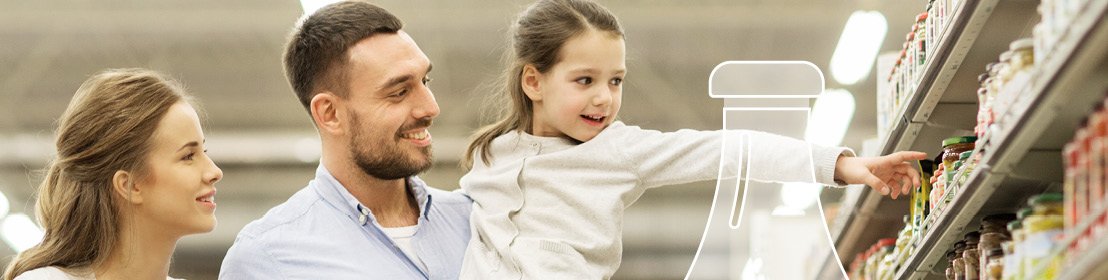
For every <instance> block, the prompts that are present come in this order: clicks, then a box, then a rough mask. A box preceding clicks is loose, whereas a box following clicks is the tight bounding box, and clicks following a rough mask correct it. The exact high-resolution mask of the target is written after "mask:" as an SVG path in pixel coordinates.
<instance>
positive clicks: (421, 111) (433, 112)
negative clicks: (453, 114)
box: [412, 86, 439, 119]
mask: <svg viewBox="0 0 1108 280" xmlns="http://www.w3.org/2000/svg"><path fill="white" fill-rule="evenodd" d="M418 95H419V97H418V100H417V101H416V102H417V104H416V105H415V108H414V110H412V117H414V118H416V119H423V118H434V117H437V116H438V115H439V103H438V102H436V101H435V94H434V93H432V92H431V89H430V88H428V87H427V86H423V87H422V90H420V93H419V94H418Z"/></svg>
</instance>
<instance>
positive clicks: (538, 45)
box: [462, 0, 623, 168]
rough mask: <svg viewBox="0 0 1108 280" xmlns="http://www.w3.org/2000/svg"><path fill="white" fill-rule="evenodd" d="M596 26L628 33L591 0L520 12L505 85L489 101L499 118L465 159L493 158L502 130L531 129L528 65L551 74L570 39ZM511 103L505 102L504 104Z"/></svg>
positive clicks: (548, 0)
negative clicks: (526, 87)
mask: <svg viewBox="0 0 1108 280" xmlns="http://www.w3.org/2000/svg"><path fill="white" fill-rule="evenodd" d="M590 29H593V30H599V31H607V32H611V33H612V34H615V35H617V36H620V37H621V38H622V37H623V27H621V26H620V25H619V20H617V19H616V17H615V15H613V14H612V13H611V12H610V11H608V9H607V8H604V6H601V5H600V4H597V3H594V2H591V1H587V0H540V1H538V2H535V3H534V4H532V5H531V6H530V7H528V8H527V9H526V10H524V11H523V13H522V14H520V16H519V18H518V19H517V20H516V22H515V23H514V24H513V25H512V29H511V30H512V32H511V37H509V45H511V50H510V51H509V52H508V53H507V55H506V57H507V59H506V60H507V62H508V63H507V64H508V65H507V67H506V68H505V69H506V70H505V71H504V73H502V77H501V81H503V84H501V85H500V87H501V88H502V89H503V90H502V91H501V92H499V93H498V94H496V95H494V96H493V98H491V100H490V101H489V103H490V104H491V106H490V107H491V109H493V110H494V111H493V112H492V114H493V115H494V116H496V117H494V119H496V121H494V122H493V123H492V124H489V125H486V126H484V127H482V128H480V129H478V131H477V133H476V134H474V137H473V138H472V139H471V141H470V143H469V147H468V148H467V149H466V154H465V159H464V161H463V162H462V164H463V166H464V167H466V168H472V167H473V161H474V159H475V156H477V155H476V153H477V152H478V151H479V152H480V153H481V155H480V157H481V160H482V161H483V162H484V163H485V164H488V163H489V158H491V154H490V153H489V145H490V144H492V140H493V139H495V138H496V137H498V136H500V135H504V134H506V133H508V132H511V131H515V130H524V131H528V132H530V130H531V126H532V122H533V113H534V110H533V108H532V103H531V99H530V98H528V97H527V94H525V93H524V92H523V84H522V81H521V79H522V74H523V68H524V67H525V66H527V65H532V66H534V67H535V69H537V70H538V71H539V72H541V73H546V72H547V71H549V70H550V69H551V68H552V67H554V64H556V63H558V62H559V61H561V57H559V53H560V51H561V49H562V46H563V45H565V43H566V41H569V40H570V39H572V38H573V37H574V36H577V35H579V34H582V33H585V32H586V31H588V30H590ZM505 103H507V104H511V106H510V107H505V106H503V105H502V104H505Z"/></svg>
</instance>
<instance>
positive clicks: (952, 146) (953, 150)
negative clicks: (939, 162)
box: [943, 136, 977, 186]
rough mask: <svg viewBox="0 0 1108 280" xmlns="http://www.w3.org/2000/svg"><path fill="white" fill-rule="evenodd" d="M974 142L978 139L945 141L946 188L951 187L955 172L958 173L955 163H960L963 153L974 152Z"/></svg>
mask: <svg viewBox="0 0 1108 280" xmlns="http://www.w3.org/2000/svg"><path fill="white" fill-rule="evenodd" d="M974 141H977V137H974V136H963V137H951V138H947V139H946V140H943V168H944V169H945V171H944V172H943V173H944V175H945V176H944V181H945V182H946V186H950V182H951V179H953V178H954V172H955V171H957V170H955V168H954V162H956V161H958V158H959V157H961V155H962V153H963V152H965V151H970V150H973V147H974V144H973V142H974Z"/></svg>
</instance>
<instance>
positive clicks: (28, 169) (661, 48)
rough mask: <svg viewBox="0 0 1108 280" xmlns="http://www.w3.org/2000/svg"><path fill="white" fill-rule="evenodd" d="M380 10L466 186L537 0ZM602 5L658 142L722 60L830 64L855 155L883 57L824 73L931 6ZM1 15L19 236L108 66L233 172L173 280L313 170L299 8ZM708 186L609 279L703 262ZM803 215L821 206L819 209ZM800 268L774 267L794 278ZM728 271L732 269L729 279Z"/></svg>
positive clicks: (715, 0) (648, 228)
mask: <svg viewBox="0 0 1108 280" xmlns="http://www.w3.org/2000/svg"><path fill="white" fill-rule="evenodd" d="M371 2H374V3H375V4H378V5H380V6H382V7H384V8H386V9H388V10H389V11H391V12H393V13H394V14H396V15H397V16H398V17H399V18H400V19H402V20H403V21H404V23H405V26H404V29H405V30H406V31H407V32H408V33H409V34H411V36H412V37H413V38H414V39H415V40H416V42H417V44H419V46H420V47H421V48H422V50H423V51H424V52H425V53H426V54H427V55H428V56H429V57H430V59H431V61H432V62H433V63H434V64H435V71H434V72H433V73H432V75H431V76H432V77H433V78H434V81H433V82H432V84H431V88H432V90H433V91H434V93H435V97H436V98H437V100H438V102H439V105H440V107H441V109H442V112H441V115H440V116H439V117H438V119H436V120H435V125H434V126H433V127H432V128H431V133H432V134H433V135H434V141H435V142H434V154H435V165H434V167H433V168H432V169H431V170H430V171H428V172H426V173H425V174H423V175H422V177H423V178H424V180H426V181H427V182H429V183H430V184H431V185H432V186H435V187H438V188H442V189H456V188H457V179H458V178H460V177H461V176H462V174H464V170H463V169H461V168H459V164H458V160H459V158H460V157H461V155H462V153H463V152H464V148H465V144H466V139H467V137H468V136H469V135H470V133H471V132H472V131H473V130H474V129H476V128H477V127H478V126H480V125H481V124H482V122H481V121H482V117H481V116H482V111H481V110H480V109H479V108H481V107H482V103H483V102H482V101H483V98H484V97H485V96H487V95H488V94H489V86H488V85H489V84H490V83H492V82H494V81H495V78H496V76H497V74H498V73H499V71H500V70H501V68H502V67H501V57H502V54H503V52H504V48H505V42H506V36H507V29H508V26H509V23H510V22H511V20H512V19H513V18H514V17H515V16H516V14H517V13H519V12H520V11H522V10H523V8H524V7H526V6H527V5H528V4H529V3H530V1H475V0H466V1H371ZM602 4H604V5H605V6H607V7H608V8H609V9H610V10H612V11H613V12H614V13H615V14H616V15H617V16H618V17H619V18H620V20H621V22H622V24H623V26H624V28H625V30H626V36H627V66H628V69H629V73H628V76H627V79H626V83H625V89H624V99H623V108H622V112H621V114H620V116H621V118H622V120H623V121H625V122H627V123H629V124H633V125H639V126H642V127H645V128H649V129H657V130H663V131H671V130H676V129H681V128H691V129H700V130H709V129H719V128H721V127H722V117H721V111H722V108H723V106H724V102H723V101H722V100H719V99H713V98H710V97H709V96H708V94H707V80H708V74H709V72H710V71H711V70H712V68H713V67H714V66H715V65H717V64H718V63H720V62H723V61H727V60H806V61H811V62H812V63H814V64H815V65H817V66H818V67H819V68H821V69H823V71H824V73H825V75H827V82H826V86H827V87H828V88H836V89H844V90H845V91H846V92H847V94H848V95H850V96H852V97H853V107H854V108H855V109H854V111H853V114H852V116H851V118H848V119H847V120H849V126H848V129H846V130H845V131H846V133H845V137H842V140H841V145H844V146H847V147H851V148H854V149H856V150H861V149H862V146H863V142H864V141H865V140H866V139H869V138H873V137H875V135H876V119H875V118H876V117H875V107H876V104H875V98H874V92H875V87H876V85H875V79H874V76H875V75H873V74H872V72H868V71H869V70H868V68H869V66H871V65H873V59H872V58H869V59H868V60H867V59H856V60H848V63H847V64H854V65H860V66H862V67H864V68H866V69H867V70H866V71H867V72H865V73H863V74H861V75H858V76H859V77H861V78H860V79H849V78H847V79H845V80H844V79H839V78H838V77H836V78H832V73H831V70H830V69H831V68H832V66H831V65H830V62H831V61H832V54H833V53H835V52H836V47H837V46H839V41H840V37H842V36H843V30H844V26H846V23H847V19H848V18H849V17H850V16H851V15H852V13H854V12H855V11H859V10H865V11H876V12H879V13H881V14H882V15H883V18H884V19H887V30H888V31H889V32H888V33H889V34H903V32H906V31H908V30H907V29H908V28H909V27H911V25H912V23H913V22H914V19H915V18H914V17H915V14H916V13H918V12H919V11H921V10H923V6H924V5H925V4H926V1H924V0H911V1H879V0H850V1H814V0H692V1H641V0H631V1H602ZM0 5H3V8H0V65H2V67H0V192H2V193H3V195H4V196H6V200H7V201H8V203H9V205H10V209H11V210H10V213H11V214H9V215H8V217H7V218H6V219H5V222H4V224H3V225H2V226H0V228H2V229H3V230H2V233H3V234H4V235H8V234H14V235H18V234H20V232H23V231H26V230H25V229H24V230H22V231H21V229H23V228H21V227H20V225H24V226H25V224H26V223H25V221H26V219H25V218H26V216H20V215H21V213H22V214H26V215H30V216H31V217H32V219H33V214H32V213H33V196H34V193H35V189H36V187H37V185H38V183H39V182H40V181H41V177H42V176H41V173H40V170H41V169H42V168H43V166H44V164H45V163H46V162H47V161H48V160H49V159H50V158H51V156H52V154H53V149H54V148H53V130H54V122H55V120H56V119H57V118H58V117H59V116H60V115H61V113H62V111H63V110H64V108H65V107H66V105H67V103H68V101H69V99H70V98H71V97H72V94H73V92H74V91H75V90H76V89H77V87H78V86H79V85H80V84H81V82H82V81H84V80H85V79H86V78H87V77H89V76H91V75H92V74H94V73H96V72H98V71H101V70H103V69H107V68H120V67H145V68H150V69H155V70H158V71H162V72H164V73H167V74H169V75H171V76H173V77H175V78H177V79H178V80H179V81H181V82H182V83H184V84H185V85H186V86H187V88H188V90H189V91H190V92H191V93H193V94H195V95H196V96H197V97H198V99H199V101H200V102H199V103H200V106H201V107H202V110H203V111H205V113H204V115H205V116H206V117H205V120H204V125H205V127H204V129H205V130H206V131H207V137H208V145H209V151H210V155H211V156H212V157H213V158H214V159H215V161H216V163H217V164H219V166H220V167H221V168H222V169H223V171H224V174H225V176H224V179H223V181H221V182H220V183H219V184H218V185H217V187H219V197H218V202H219V209H218V210H217V214H216V215H217V218H218V220H219V226H218V227H217V228H216V229H215V231H214V232H212V233H210V234H202V235H196V236H189V237H186V238H185V239H183V240H182V241H181V242H180V244H179V246H178V247H177V250H176V254H175V257H174V259H173V271H172V273H171V275H173V276H175V277H181V278H189V279H215V277H216V275H217V273H218V269H219V265H220V263H221V260H222V258H223V255H224V253H225V252H226V250H227V248H229V247H230V246H231V243H232V242H233V240H234V237H235V235H236V234H237V232H238V231H239V230H240V229H241V228H242V227H243V226H244V225H245V224H246V223H248V222H250V221H251V220H254V219H256V218H259V217H261V216H262V215H263V214H264V213H265V212H266V211H267V210H268V209H269V208H271V207H273V206H275V205H277V204H279V203H281V202H283V201H285V200H286V199H287V198H288V197H289V196H290V195H291V194H292V193H293V192H295V191H297V190H299V189H300V188H302V187H303V186H304V185H305V184H306V183H307V181H308V180H310V179H311V178H312V177H313V172H314V170H315V166H316V165H317V164H318V157H319V143H318V139H317V137H316V134H315V131H314V129H313V127H312V125H311V123H310V121H309V119H308V117H307V114H306V113H305V112H304V109H303V108H302V107H301V106H300V105H299V103H298V102H297V101H296V99H295V97H294V95H293V93H292V91H291V90H290V89H289V86H288V83H287V82H286V80H285V78H284V75H283V73H282V69H283V67H282V66H281V59H280V57H281V53H282V50H283V48H284V41H285V38H286V35H287V34H288V32H289V30H290V29H291V28H292V26H293V24H294V23H295V22H296V20H297V19H298V18H299V17H300V16H301V15H302V14H303V12H304V8H303V7H304V5H302V3H300V2H297V1H295V0H285V1H273V0H242V1H217V0H197V1H165V0H153V1H136V0H105V1H5V2H3V3H0ZM885 22H886V21H884V20H883V21H881V24H886V23H885ZM871 27H872V24H871ZM880 30H882V32H884V30H885V29H880ZM881 35H882V38H878V39H877V41H876V42H877V43H876V45H875V48H876V49H880V50H885V51H892V50H897V49H899V48H900V43H901V42H903V39H901V38H899V37H898V36H892V37H888V38H884V37H886V36H884V34H881ZM855 80H856V81H855ZM783 125H785V124H783ZM714 187H715V182H714V181H709V182H701V183H695V184H688V185H681V186H673V187H666V188H659V189H655V190H652V191H650V192H647V193H646V194H645V195H644V196H643V197H642V198H641V199H640V200H639V201H638V202H637V203H636V204H635V205H634V206H632V207H631V208H630V209H628V211H627V215H626V217H625V223H624V225H625V230H624V241H625V244H624V248H625V252H624V259H623V265H622V266H621V268H620V270H619V272H618V273H617V274H616V275H615V276H614V278H617V279H673V278H681V277H683V276H684V275H685V272H686V271H687V269H688V267H689V264H690V263H691V262H692V259H693V256H694V254H695V253H696V250H697V245H698V242H699V240H700V237H701V233H702V229H703V228H704V224H705V221H707V216H708V212H709V209H711V200H712V195H713V192H714V191H715V188H714ZM841 195H842V190H841V189H825V190H824V191H823V192H822V193H821V194H820V195H819V196H820V198H821V200H822V201H823V206H824V208H825V210H826V211H827V214H828V216H833V215H834V210H835V204H836V203H837V202H838V200H839V197H840V196H841ZM751 197H752V198H756V200H757V201H758V202H751V203H768V204H779V203H780V202H781V201H782V200H783V199H787V198H783V197H782V195H781V192H777V191H766V190H762V191H753V190H752V193H751ZM801 210H807V211H817V212H818V210H815V208H814V206H803V207H802V209H801ZM809 213H814V212H809ZM809 216H811V215H806V216H804V217H809ZM830 218H831V217H828V219H830ZM9 221H10V223H9ZM9 224H11V225H9ZM32 236H33V235H32ZM784 238H786V239H787V238H788V236H785V237H784ZM23 239H26V238H23ZM10 240H20V238H18V237H5V241H8V242H7V243H6V244H8V246H0V247H2V248H0V264H6V263H7V262H8V261H10V260H11V256H12V255H14V254H15V253H16V252H17V249H16V248H19V247H20V246H22V245H18V244H15V245H13V244H12V242H14V241H10ZM752 242H758V241H757V240H755V241H752ZM774 242H777V241H774ZM774 244H776V243H774ZM773 246H775V245H768V246H767V247H766V248H767V249H766V250H772V249H773V248H774V247H773ZM789 248H792V247H789ZM797 249H799V250H806V249H808V248H797ZM803 261H804V260H797V262H795V263H778V264H766V265H767V266H778V268H798V267H802V266H804V265H805V262H803ZM820 262H822V260H819V261H817V262H815V263H814V265H812V266H815V265H818V264H820ZM767 270H769V269H767ZM727 275H731V276H734V275H735V274H734V273H732V274H721V275H719V277H721V278H722V277H727ZM771 278H772V277H771Z"/></svg>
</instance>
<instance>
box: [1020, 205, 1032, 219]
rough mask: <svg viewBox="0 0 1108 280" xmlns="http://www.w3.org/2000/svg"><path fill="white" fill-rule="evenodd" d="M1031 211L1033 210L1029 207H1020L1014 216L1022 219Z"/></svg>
mask: <svg viewBox="0 0 1108 280" xmlns="http://www.w3.org/2000/svg"><path fill="white" fill-rule="evenodd" d="M1031 212H1034V211H1032V210H1031V207H1024V208H1020V211H1019V212H1016V218H1018V219H1020V220H1023V218H1024V217H1027V216H1030V215H1031Z"/></svg>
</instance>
